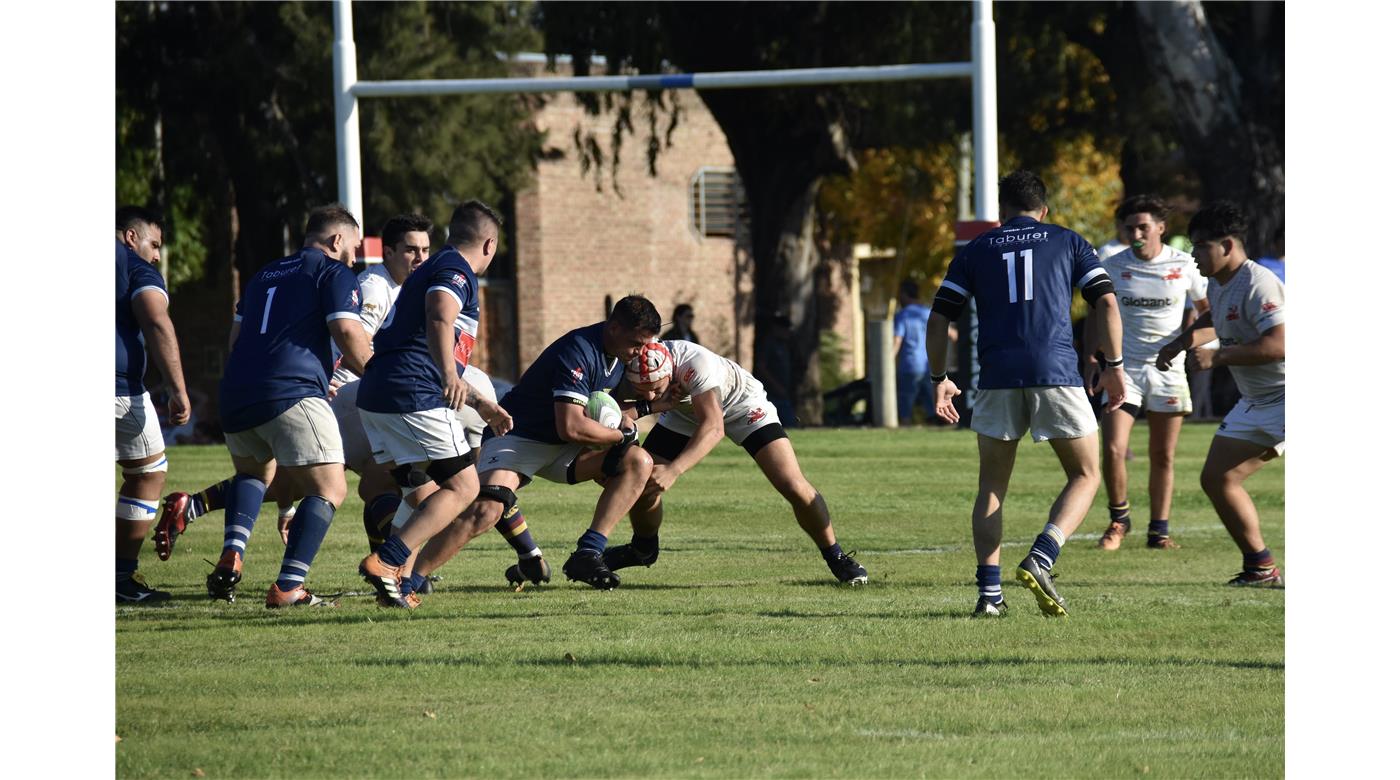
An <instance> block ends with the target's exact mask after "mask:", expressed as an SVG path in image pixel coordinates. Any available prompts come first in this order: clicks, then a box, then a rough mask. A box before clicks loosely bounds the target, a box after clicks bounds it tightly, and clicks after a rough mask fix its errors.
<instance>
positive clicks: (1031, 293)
mask: <svg viewBox="0 0 1400 780" xmlns="http://www.w3.org/2000/svg"><path fill="white" fill-rule="evenodd" d="M1032 257H1033V255H1032V252H1031V250H1029V249H1022V250H1021V259H1022V260H1023V261H1025V278H1026V292H1025V295H1024V296H1022V299H1023V300H1027V301H1029V300H1031V299H1032V298H1034V297H1035V283H1034V281H1033V279H1034V276H1033V275H1032V273H1031V258H1032ZM1001 259H1003V260H1005V261H1006V286H1007V288H1008V289H1010V291H1011V303H1015V302H1016V253H1015V252H1007V253H1006V254H1004V255H1002V256H1001Z"/></svg>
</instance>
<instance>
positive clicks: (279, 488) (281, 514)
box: [263, 464, 345, 544]
mask: <svg viewBox="0 0 1400 780" xmlns="http://www.w3.org/2000/svg"><path fill="white" fill-rule="evenodd" d="M337 465H339V466H340V471H341V472H342V473H341V478H342V479H344V477H345V474H344V471H345V466H344V464H337ZM306 495H308V494H306V493H303V492H301V489H300V488H298V487H297V486H296V484H294V482H293V480H292V479H291V478H290V477H287V476H284V474H283V472H282V470H278V472H277V475H276V476H274V477H273V478H272V484H271V485H268V486H267V495H266V496H264V497H263V503H267V502H274V503H276V504H277V531H278V533H279V534H281V536H282V543H283V544H286V543H287V534H288V533H289V532H290V531H289V529H290V528H291V525H292V518H293V517H294V516H295V515H296V511H297V502H298V501H299V500H301V499H302V498H304V497H306ZM337 506H339V505H338V504H337Z"/></svg>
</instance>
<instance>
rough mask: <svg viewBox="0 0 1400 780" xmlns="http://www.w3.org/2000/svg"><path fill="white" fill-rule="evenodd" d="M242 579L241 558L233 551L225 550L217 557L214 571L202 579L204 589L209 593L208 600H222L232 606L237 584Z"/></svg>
mask: <svg viewBox="0 0 1400 780" xmlns="http://www.w3.org/2000/svg"><path fill="white" fill-rule="evenodd" d="M242 579H243V557H242V556H240V555H239V554H238V553H237V552H235V551H233V550H227V551H225V552H224V554H223V555H221V556H219V562H218V563H216V564H214V570H213V571H211V572H209V576H207V577H205V578H204V589H205V590H207V591H208V592H209V598H211V599H222V600H224V601H227V602H229V603H230V604H232V603H233V599H234V596H235V592H236V591H237V589H238V582H239V580H242Z"/></svg>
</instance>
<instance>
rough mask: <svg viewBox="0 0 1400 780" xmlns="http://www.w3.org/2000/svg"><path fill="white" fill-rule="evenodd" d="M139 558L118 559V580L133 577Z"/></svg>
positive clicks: (122, 580)
mask: <svg viewBox="0 0 1400 780" xmlns="http://www.w3.org/2000/svg"><path fill="white" fill-rule="evenodd" d="M137 563H138V562H137V560H136V559H135V558H118V559H117V582H119V583H121V582H126V581H127V580H129V579H131V575H133V574H135V573H136V566H137Z"/></svg>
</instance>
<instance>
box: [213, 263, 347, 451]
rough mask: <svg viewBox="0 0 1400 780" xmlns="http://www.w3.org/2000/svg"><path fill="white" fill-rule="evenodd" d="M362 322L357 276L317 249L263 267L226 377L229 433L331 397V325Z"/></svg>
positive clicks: (241, 313)
mask: <svg viewBox="0 0 1400 780" xmlns="http://www.w3.org/2000/svg"><path fill="white" fill-rule="evenodd" d="M359 318H360V285H359V283H358V282H357V281H356V280H355V272H354V271H351V270H350V268H349V267H348V266H346V265H345V264H344V263H340V262H337V261H335V260H332V259H331V258H329V257H326V255H325V253H324V252H322V251H321V250H319V249H316V248H314V247H303V248H302V250H301V251H300V252H297V253H296V254H294V255H292V256H291V257H284V258H282V259H281V260H278V261H277V262H275V263H270V264H268V265H266V266H264V267H263V269H262V270H261V271H258V273H257V274H256V275H254V276H253V279H252V281H250V282H248V288H247V289H246V290H244V291H243V298H242V299H240V300H239V301H238V306H237V308H236V309H235V313H234V321H236V322H238V323H240V325H239V328H238V340H237V341H235V342H234V344H233V351H232V352H231V353H230V354H229V357H228V363H227V364H226V365H225V366H224V378H223V380H222V381H220V382H219V417H220V418H221V422H222V423H223V426H224V430H225V431H246V430H248V429H249V428H254V427H256V426H259V425H262V424H263V423H265V422H267V421H268V420H271V419H272V418H274V417H276V416H277V415H279V414H281V413H282V412H285V411H286V410H287V409H289V408H291V407H292V406H293V405H295V404H296V402H297V401H300V400H301V399H303V398H324V397H325V396H326V394H327V393H328V392H330V384H329V377H330V373H331V370H332V367H333V365H334V361H335V359H334V357H333V355H332V344H331V333H330V328H329V327H328V324H329V323H330V321H331V320H338V319H353V320H355V321H356V322H359Z"/></svg>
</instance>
